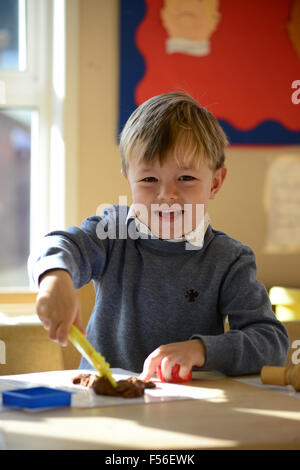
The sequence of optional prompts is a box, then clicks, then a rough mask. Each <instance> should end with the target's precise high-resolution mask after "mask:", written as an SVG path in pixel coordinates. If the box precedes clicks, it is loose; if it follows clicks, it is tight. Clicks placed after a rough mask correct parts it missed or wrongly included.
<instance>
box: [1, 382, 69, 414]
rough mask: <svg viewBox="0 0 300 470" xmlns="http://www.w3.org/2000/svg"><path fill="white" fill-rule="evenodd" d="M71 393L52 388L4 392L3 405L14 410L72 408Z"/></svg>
mask: <svg viewBox="0 0 300 470" xmlns="http://www.w3.org/2000/svg"><path fill="white" fill-rule="evenodd" d="M71 395H72V394H71V392H67V391H65V390H56V389H54V388H50V387H33V388H22V389H16V390H7V391H5V392H2V404H3V405H5V406H10V407H13V408H26V409H38V408H52V407H57V406H70V404H71Z"/></svg>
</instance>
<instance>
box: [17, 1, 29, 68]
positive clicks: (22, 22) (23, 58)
mask: <svg viewBox="0 0 300 470" xmlns="http://www.w3.org/2000/svg"><path fill="white" fill-rule="evenodd" d="M26 23H27V22H26V0H19V24H18V28H19V70H21V71H22V72H23V71H24V70H26V67H27V41H26Z"/></svg>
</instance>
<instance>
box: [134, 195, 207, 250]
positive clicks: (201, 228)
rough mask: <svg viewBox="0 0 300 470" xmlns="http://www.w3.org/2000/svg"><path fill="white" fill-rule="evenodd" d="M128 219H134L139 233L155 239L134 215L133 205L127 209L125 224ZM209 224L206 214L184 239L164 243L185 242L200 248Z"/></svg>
mask: <svg viewBox="0 0 300 470" xmlns="http://www.w3.org/2000/svg"><path fill="white" fill-rule="evenodd" d="M130 219H134V221H135V225H136V228H137V230H138V231H139V232H140V233H143V234H146V235H148V236H150V237H153V238H157V236H155V235H154V234H152V233H151V231H150V229H149V228H148V227H147V225H145V224H144V223H143V222H141V221H140V220H139V218H138V216H137V215H136V213H135V209H134V204H132V205H131V206H130V207H129V211H128V214H127V217H126V224H127V223H128V221H129V220H130ZM209 224H210V219H209V215H208V214H207V213H206V214H205V215H204V223H203V222H200V224H199V225H198V226H197V227H196V228H195V230H192V231H191V232H189V233H187V234H186V235H185V236H184V237H181V238H175V239H170V240H165V241H167V242H171V243H176V242H182V241H187V242H189V243H190V244H192V245H193V246H195V247H198V248H202V246H203V241H204V235H205V233H206V230H207V228H208V226H209Z"/></svg>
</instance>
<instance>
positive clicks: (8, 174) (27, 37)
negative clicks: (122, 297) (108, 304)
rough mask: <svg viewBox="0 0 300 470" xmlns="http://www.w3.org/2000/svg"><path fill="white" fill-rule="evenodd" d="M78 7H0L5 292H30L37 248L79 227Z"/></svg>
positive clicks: (0, 265) (8, 1)
mask: <svg viewBox="0 0 300 470" xmlns="http://www.w3.org/2000/svg"><path fill="white" fill-rule="evenodd" d="M78 8H79V7H78V0H0V227H1V230H0V292H1V291H2V292H3V291H6V292H7V291H8V292H11V291H13V292H17V291H20V290H21V291H24V290H25V291H27V290H30V286H29V279H28V274H27V259H28V255H29V253H30V251H31V249H33V247H34V246H35V244H36V243H37V242H38V240H39V239H40V238H41V237H42V236H43V235H44V234H45V233H47V232H48V231H49V230H52V229H55V228H57V227H59V228H63V227H64V226H66V225H70V223H68V222H71V223H76V222H75V221H74V214H75V211H76V210H75V209H74V207H76V198H75V197H74V193H75V190H74V185H75V184H76V135H74V134H76V133H74V129H76V126H77V123H76V116H77V109H76V96H77V95H76V77H77V29H78V26H77V25H78ZM67 46H68V56H67V55H66V47H67ZM69 77H70V78H69ZM69 136H70V138H69ZM68 142H70V144H69V145H68ZM69 155H72V161H70V157H69ZM68 168H70V171H68Z"/></svg>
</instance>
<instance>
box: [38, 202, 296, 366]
mask: <svg viewBox="0 0 300 470" xmlns="http://www.w3.org/2000/svg"><path fill="white" fill-rule="evenodd" d="M127 212H128V207H127V206H111V207H110V208H108V209H107V210H105V211H104V213H103V215H102V217H101V218H100V217H98V216H94V217H90V218H88V219H86V220H85V221H84V222H83V223H82V226H81V228H78V227H70V228H69V229H68V230H66V231H55V232H51V233H50V234H48V235H47V236H46V237H45V238H44V239H43V240H42V244H41V246H40V247H39V249H38V250H37V251H35V252H33V253H32V254H31V256H30V258H29V272H30V275H31V276H32V278H33V279H34V282H35V284H36V285H38V279H39V276H40V275H41V274H42V273H44V272H45V271H47V270H49V269H54V268H61V269H65V270H67V271H68V272H69V273H70V274H71V276H72V279H73V283H74V286H75V288H77V289H78V288H80V287H82V286H83V285H85V284H87V283H89V282H90V281H91V280H93V282H94V286H95V291H96V301H95V306H94V310H93V313H92V315H91V318H90V321H89V324H88V327H87V337H88V339H89V340H90V341H91V343H92V344H93V345H94V347H95V348H96V350H98V351H99V352H101V354H103V355H104V356H105V357H106V360H107V361H108V362H109V363H110V365H111V367H120V368H123V369H127V370H131V371H134V372H141V371H142V369H143V363H144V360H145V359H146V357H147V356H148V355H149V354H150V353H151V352H152V351H154V350H155V349H156V348H157V347H158V346H160V345H163V344H167V343H173V342H177V341H186V340H189V339H192V338H201V340H202V341H203V343H204V345H205V348H206V363H205V365H204V369H206V370H208V369H210V370H218V371H220V372H222V373H224V374H226V375H243V374H252V373H258V372H260V369H261V367H262V366H263V365H266V364H267V365H283V364H284V362H285V359H286V355H287V351H288V346H289V341H288V335H287V332H286V330H285V328H284V326H283V325H282V324H281V323H280V322H279V321H278V320H277V319H276V318H275V316H274V314H273V311H272V308H271V305H270V302H269V298H268V294H267V292H266V290H265V288H264V286H263V284H261V283H260V282H259V281H257V279H256V262H255V256H254V254H253V252H252V250H251V249H250V248H249V247H247V246H245V245H243V244H242V243H240V242H238V241H236V240H235V239H233V238H231V237H229V236H228V235H226V234H225V233H222V232H220V231H217V230H214V229H213V228H212V227H211V226H210V225H209V226H208V228H207V230H206V233H205V238H204V244H203V247H202V248H201V249H197V250H187V249H186V243H185V242H184V241H182V242H177V243H170V242H168V241H164V240H160V239H153V238H151V237H150V236H146V235H144V236H142V234H139V233H138V232H136V231H135V233H136V234H137V236H135V237H133V236H132V233H133V230H132V226H131V230H130V233H131V236H127V234H128V229H129V227H130V225H131V224H135V221H134V220H133V219H129V220H127V221H126V216H127ZM226 317H228V322H229V326H230V329H229V331H227V332H225V333H224V324H225V319H226ZM80 367H81V368H90V366H89V364H88V363H87V362H86V361H85V360H84V359H83V360H82V361H81V366H80Z"/></svg>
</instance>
